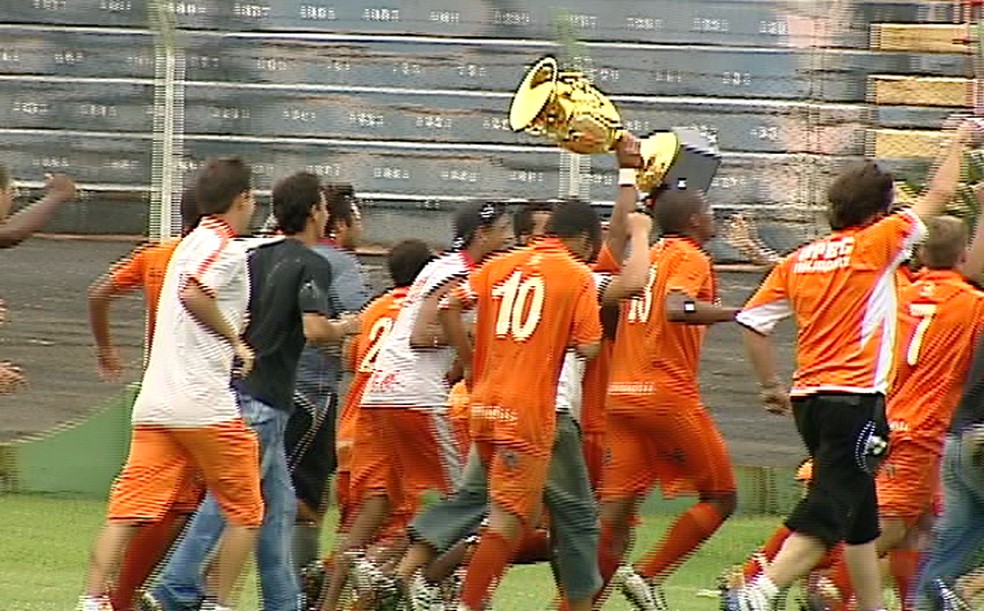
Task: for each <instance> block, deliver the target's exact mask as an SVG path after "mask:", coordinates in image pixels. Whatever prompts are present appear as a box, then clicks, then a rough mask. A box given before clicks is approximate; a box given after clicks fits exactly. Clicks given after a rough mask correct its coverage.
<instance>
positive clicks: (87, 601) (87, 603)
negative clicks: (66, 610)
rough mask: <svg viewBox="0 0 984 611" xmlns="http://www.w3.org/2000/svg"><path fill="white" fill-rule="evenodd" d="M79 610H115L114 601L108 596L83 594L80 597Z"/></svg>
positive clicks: (77, 608) (77, 607)
mask: <svg viewBox="0 0 984 611" xmlns="http://www.w3.org/2000/svg"><path fill="white" fill-rule="evenodd" d="M75 608H76V610H77V611H113V603H111V602H109V597H108V596H83V597H81V598H79V604H78V605H77V606H76V607H75Z"/></svg>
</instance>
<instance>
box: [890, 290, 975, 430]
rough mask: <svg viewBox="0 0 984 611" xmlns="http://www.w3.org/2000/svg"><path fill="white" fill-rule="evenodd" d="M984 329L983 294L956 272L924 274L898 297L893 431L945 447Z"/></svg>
mask: <svg viewBox="0 0 984 611" xmlns="http://www.w3.org/2000/svg"><path fill="white" fill-rule="evenodd" d="M982 329H984V292H981V291H979V290H977V289H975V288H974V287H972V286H971V285H970V284H969V283H968V282H967V281H966V280H964V278H963V277H962V276H961V275H960V274H959V273H957V272H956V271H953V270H945V271H943V270H926V271H923V272H922V274H921V275H920V276H919V279H918V280H917V281H916V282H915V283H914V284H913V285H912V286H910V287H908V288H906V289H903V290H902V291H900V293H899V333H898V343H897V347H896V350H895V380H894V381H893V384H892V389H891V392H890V393H889V397H888V413H887V415H888V421H889V425H890V426H891V427H892V430H893V431H898V432H901V433H903V434H905V435H908V436H913V437H919V438H924V439H927V440H930V441H932V442H934V443H941V442H942V439H943V436H944V434H945V433H946V431H947V429H948V428H949V426H950V417H951V416H952V415H953V410H954V409H955V408H956V406H957V402H958V401H959V400H960V393H961V391H962V387H963V381H964V378H965V377H966V376H967V368H968V366H969V364H970V360H971V358H972V357H973V350H974V347H975V346H976V345H977V342H978V337H979V336H980V332H981V330H982Z"/></svg>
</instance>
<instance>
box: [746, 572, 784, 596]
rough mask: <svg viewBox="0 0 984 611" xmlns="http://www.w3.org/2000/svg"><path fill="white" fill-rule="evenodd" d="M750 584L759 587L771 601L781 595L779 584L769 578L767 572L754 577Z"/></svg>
mask: <svg viewBox="0 0 984 611" xmlns="http://www.w3.org/2000/svg"><path fill="white" fill-rule="evenodd" d="M749 585H751V587H753V588H757V589H758V590H759V591H760V592H762V594H764V595H765V596H766V598H768V599H769V600H770V601H771V600H772V599H773V598H775V597H776V596H778V595H779V586H777V585H776V584H775V582H774V581H772V580H771V579H769V578H768V577H767V576H766V575H765V574H762V575H759V576H758V577H756V578H755V579H753V580H752V583H751V584H749Z"/></svg>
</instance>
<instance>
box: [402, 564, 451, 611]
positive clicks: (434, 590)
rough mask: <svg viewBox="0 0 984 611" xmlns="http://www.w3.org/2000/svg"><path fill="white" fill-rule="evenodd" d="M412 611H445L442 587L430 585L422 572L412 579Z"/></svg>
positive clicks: (410, 592)
mask: <svg viewBox="0 0 984 611" xmlns="http://www.w3.org/2000/svg"><path fill="white" fill-rule="evenodd" d="M408 590H409V599H410V611H444V592H443V591H442V589H441V586H439V585H434V584H431V583H428V582H427V580H426V579H424V575H423V573H421V572H419V571H418V572H417V573H415V574H414V576H413V578H411V579H410V586H409V588H408Z"/></svg>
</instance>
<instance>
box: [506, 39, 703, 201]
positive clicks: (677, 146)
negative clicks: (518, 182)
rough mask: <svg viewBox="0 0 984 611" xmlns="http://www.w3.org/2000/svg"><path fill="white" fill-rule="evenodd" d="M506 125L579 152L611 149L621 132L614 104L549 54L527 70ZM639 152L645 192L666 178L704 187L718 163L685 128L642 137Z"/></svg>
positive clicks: (697, 135)
mask: <svg viewBox="0 0 984 611" xmlns="http://www.w3.org/2000/svg"><path fill="white" fill-rule="evenodd" d="M509 125H510V126H511V127H512V129H513V130H514V131H525V132H527V133H529V134H532V135H535V136H546V137H547V138H549V139H551V140H553V141H554V142H556V143H557V144H558V145H559V146H560V147H562V148H564V149H567V150H569V151H571V152H572V153H577V154H580V155H600V154H604V153H608V152H611V150H612V149H614V148H615V145H616V144H617V143H618V141H619V139H620V138H621V137H622V136H623V134H625V128H624V126H623V124H622V117H621V115H620V114H619V112H618V108H616V106H615V104H613V103H612V101H611V100H610V99H608V97H607V96H605V94H604V93H602V92H601V91H599V90H598V88H597V87H595V86H594V85H592V84H591V82H590V80H588V78H587V76H585V75H584V74H583V73H581V72H575V71H561V70H560V68H559V66H558V64H557V60H556V59H554V58H553V57H544V58H542V59H541V60H539V61H538V62H536V63H535V64H534V65H533V66H532V67H531V68H530V69H529V70H528V71H527V72H526V75H525V76H524V77H523V81H522V82H521V83H520V85H519V88H518V89H517V90H516V93H515V95H514V96H513V99H512V103H511V105H510V107H509ZM640 153H641V155H642V158H643V160H644V165H643V168H642V170H641V171H640V172H639V174H638V176H639V178H638V180H637V186H638V187H639V189H640V190H642V191H647V192H648V191H652V190H653V189H655V188H656V187H658V186H660V185H661V184H664V183H668V182H669V181H670V180H672V181H673V182H672V183H671V184H670V186H671V187H673V188H690V189H703V190H706V189H707V187H709V186H710V183H711V179H712V178H713V177H714V173H715V172H716V171H717V166H718V164H720V161H721V156H720V154H719V153H718V152H717V151H716V150H715V149H714V147H713V146H712V145H711V143H710V141H708V140H707V139H706V138H704V137H703V136H701V135H700V133H699V132H697V131H696V130H689V129H674V130H672V131H667V132H659V133H657V134H654V135H653V136H650V137H649V138H646V139H645V140H643V141H642V143H641V151H640ZM681 181H682V182H681Z"/></svg>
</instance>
